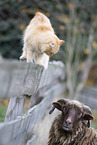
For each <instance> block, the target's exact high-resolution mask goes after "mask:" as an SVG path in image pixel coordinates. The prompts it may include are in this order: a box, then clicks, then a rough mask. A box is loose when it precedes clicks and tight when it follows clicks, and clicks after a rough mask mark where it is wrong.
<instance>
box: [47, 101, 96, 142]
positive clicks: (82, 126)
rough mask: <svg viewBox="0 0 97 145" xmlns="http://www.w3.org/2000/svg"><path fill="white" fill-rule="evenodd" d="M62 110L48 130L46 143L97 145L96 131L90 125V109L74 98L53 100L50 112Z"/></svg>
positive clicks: (91, 118)
mask: <svg viewBox="0 0 97 145" xmlns="http://www.w3.org/2000/svg"><path fill="white" fill-rule="evenodd" d="M55 108H57V109H58V110H60V111H62V113H61V114H60V115H58V116H57V117H56V118H55V119H54V122H53V123H52V126H51V128H50V131H49V140H48V145H97V132H96V131H95V130H94V129H93V128H91V127H90V121H91V120H93V116H92V111H91V109H90V108H89V107H88V106H86V105H84V104H82V103H80V102H79V101H76V100H68V99H61V100H58V101H57V102H53V107H52V108H51V110H50V112H49V113H50V114H51V113H52V112H53V111H54V109H55Z"/></svg>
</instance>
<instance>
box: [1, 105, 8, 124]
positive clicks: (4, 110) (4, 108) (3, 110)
mask: <svg viewBox="0 0 97 145" xmlns="http://www.w3.org/2000/svg"><path fill="white" fill-rule="evenodd" d="M6 111H7V106H5V105H4V106H3V105H1V106H0V122H4V118H5V115H6Z"/></svg>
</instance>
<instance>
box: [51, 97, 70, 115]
mask: <svg viewBox="0 0 97 145" xmlns="http://www.w3.org/2000/svg"><path fill="white" fill-rule="evenodd" d="M68 101H69V100H68V99H65V98H63V99H60V100H58V101H57V102H59V103H60V104H62V103H64V104H66V103H67V102H68ZM54 110H55V107H54V106H52V107H51V109H50V111H49V114H52V112H53V111H54Z"/></svg>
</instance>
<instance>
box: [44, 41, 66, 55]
mask: <svg viewBox="0 0 97 145" xmlns="http://www.w3.org/2000/svg"><path fill="white" fill-rule="evenodd" d="M63 43H64V40H60V39H59V38H57V39H52V40H50V41H48V42H47V43H46V44H45V51H44V52H45V53H46V54H47V55H49V56H52V55H53V54H56V53H57V52H58V51H59V48H60V46H61V45H62V44H63Z"/></svg>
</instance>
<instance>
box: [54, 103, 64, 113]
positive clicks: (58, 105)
mask: <svg viewBox="0 0 97 145" xmlns="http://www.w3.org/2000/svg"><path fill="white" fill-rule="evenodd" d="M53 106H54V107H55V108H57V109H58V110H60V111H61V110H62V109H61V108H62V105H61V104H60V103H59V102H53Z"/></svg>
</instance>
